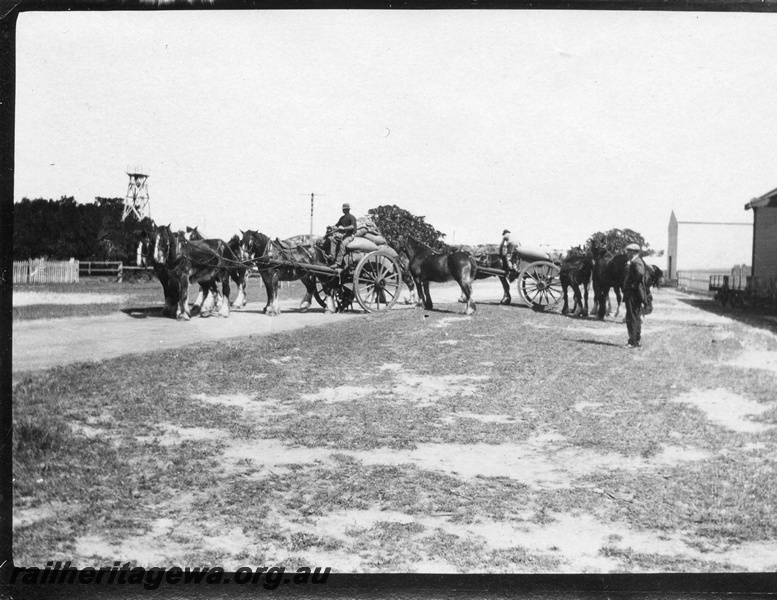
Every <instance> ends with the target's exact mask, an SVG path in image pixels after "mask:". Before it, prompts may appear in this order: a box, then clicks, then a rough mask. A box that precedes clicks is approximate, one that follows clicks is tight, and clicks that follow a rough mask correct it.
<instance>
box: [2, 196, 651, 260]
mask: <svg viewBox="0 0 777 600" xmlns="http://www.w3.org/2000/svg"><path fill="white" fill-rule="evenodd" d="M123 210H124V199H123V198H100V197H98V198H96V199H95V202H94V203H93V204H79V203H77V202H76V201H75V199H74V198H73V197H72V196H67V197H66V196H63V197H62V198H60V199H59V200H45V199H43V198H37V199H35V200H30V199H28V198H23V199H22V201H21V202H17V203H16V204H14V234H13V254H14V258H15V259H16V260H26V259H28V258H44V257H45V258H50V259H55V260H67V259H70V258H76V259H78V260H95V261H104V260H109V261H121V262H123V263H125V264H133V263H134V262H135V257H136V253H137V245H138V240H139V239H140V236H141V233H142V232H144V231H145V232H151V231H152V230H153V229H154V227H155V224H154V222H153V221H152V220H151V219H148V218H145V219H143V220H142V221H138V220H137V218H136V217H135V216H134V215H132V214H130V215H129V216H128V217H127V219H126V220H125V221H122V220H121V216H122V213H123ZM367 213H368V214H369V215H370V216H371V217H372V218H373V220H374V221H375V224H376V225H377V226H378V228H379V229H380V231H381V233H382V234H383V236H384V237H385V238H386V239H387V240H388V241H389V242H390V243H391V242H395V241H396V240H397V238H398V237H399V236H400V235H401V234H405V235H408V234H409V235H412V236H413V237H415V238H416V239H418V240H420V241H422V242H424V243H425V244H427V245H429V246H431V247H432V248H434V249H435V250H440V251H443V252H446V251H451V250H454V249H455V248H453V247H452V246H450V245H449V244H447V243H446V242H445V237H446V236H445V234H444V233H443V232H441V231H439V230H438V229H436V228H435V227H434V226H433V225H431V224H430V223H427V222H426V218H425V217H423V216H418V215H414V214H413V213H411V212H409V211H407V210H405V209H403V208H400V207H399V206H396V205H394V204H391V205H382V206H378V207H376V208H371V209H369V210H368V211H367ZM519 239H520V232H519ZM595 239H597V240H601V241H603V242H604V243H605V244H606V246H607V248H608V249H609V250H610V251H611V252H613V253H615V254H620V253H622V252H623V251H624V249H625V247H626V245H628V244H630V243H632V242H636V243H638V244H639V245H640V246H641V247H642V248H643V251H644V254H652V253H653V250H652V249H651V248H650V245H649V244H648V243H647V242H646V241H645V239H644V238H643V237H642V235H641V234H640V233H638V232H636V231H633V230H631V229H610V230H609V231H606V232H602V231H600V232H596V233H594V234H593V235H592V236H591V237H590V238H589V239H588V240H586V242H585V246H590V244H591V242H592V241H593V240H595ZM493 241H494V242H495V243H497V244H498V242H499V240H493Z"/></svg>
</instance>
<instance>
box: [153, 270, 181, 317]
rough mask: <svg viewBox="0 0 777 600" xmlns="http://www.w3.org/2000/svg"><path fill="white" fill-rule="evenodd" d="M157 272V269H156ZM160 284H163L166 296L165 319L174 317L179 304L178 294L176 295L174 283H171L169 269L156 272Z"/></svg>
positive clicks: (163, 311) (163, 310)
mask: <svg viewBox="0 0 777 600" xmlns="http://www.w3.org/2000/svg"><path fill="white" fill-rule="evenodd" d="M155 271H156V269H155ZM156 274H157V277H159V282H160V283H161V284H162V291H164V294H165V307H164V308H163V309H162V316H163V317H174V316H175V311H176V304H178V294H176V293H175V290H174V289H173V288H174V283H173V282H171V281H170V275H169V273H168V272H167V269H164V268H160V269H159V271H156Z"/></svg>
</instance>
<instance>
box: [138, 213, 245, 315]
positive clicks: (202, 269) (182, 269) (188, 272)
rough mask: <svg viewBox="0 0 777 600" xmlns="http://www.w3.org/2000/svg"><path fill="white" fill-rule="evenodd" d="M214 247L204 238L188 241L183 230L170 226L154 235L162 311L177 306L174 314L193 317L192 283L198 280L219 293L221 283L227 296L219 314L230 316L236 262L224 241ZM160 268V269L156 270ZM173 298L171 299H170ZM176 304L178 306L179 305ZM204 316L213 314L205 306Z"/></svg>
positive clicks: (151, 250) (151, 251) (152, 249)
mask: <svg viewBox="0 0 777 600" xmlns="http://www.w3.org/2000/svg"><path fill="white" fill-rule="evenodd" d="M218 241H219V242H220V244H216V245H215V247H211V246H210V245H208V244H205V243H204V242H203V241H188V240H186V239H185V238H184V236H183V235H182V234H180V233H174V232H173V231H172V230H171V229H170V226H169V225H167V226H164V227H158V228H157V229H156V231H154V233H153V235H152V237H151V242H152V243H151V244H150V248H149V254H150V255H151V258H152V261H151V264H152V265H153V266H154V269H155V271H157V273H160V272H164V275H163V276H164V278H165V280H166V281H167V286H166V285H165V281H164V280H163V279H162V277H160V281H162V288H163V289H165V309H166V311H163V314H169V311H170V309H171V308H172V307H173V306H175V316H176V317H177V318H178V319H182V320H186V321H188V320H189V319H190V318H191V312H190V310H189V302H188V299H189V283H197V284H199V285H201V286H205V287H206V288H209V289H214V290H215V292H216V294H219V290H218V287H217V286H218V284H219V283H220V284H221V292H220V294H221V295H223V297H224V298H226V301H225V302H222V303H221V304H222V306H221V310H219V315H220V316H224V317H228V316H229V269H230V268H231V267H232V266H233V264H234V263H235V262H236V261H237V258H236V257H235V256H234V255H233V254H232V252H231V251H230V250H229V248H228V247H227V245H226V244H225V243H224V242H221V241H220V240H218ZM157 269H159V270H157ZM171 300H172V302H170V301H171ZM176 304H177V306H176ZM200 314H201V316H203V317H206V316H209V315H210V309H207V310H205V309H203V310H202V311H201V313H200Z"/></svg>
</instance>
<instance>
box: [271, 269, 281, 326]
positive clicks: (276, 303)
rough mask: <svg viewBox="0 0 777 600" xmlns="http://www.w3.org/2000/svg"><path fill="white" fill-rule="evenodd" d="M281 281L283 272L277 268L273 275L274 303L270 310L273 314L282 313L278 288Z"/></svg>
mask: <svg viewBox="0 0 777 600" xmlns="http://www.w3.org/2000/svg"><path fill="white" fill-rule="evenodd" d="M280 282H281V272H280V271H279V270H276V271H275V273H273V277H272V304H271V305H270V312H269V314H271V315H279V314H281V301H280V296H279V294H278V288H279V287H280Z"/></svg>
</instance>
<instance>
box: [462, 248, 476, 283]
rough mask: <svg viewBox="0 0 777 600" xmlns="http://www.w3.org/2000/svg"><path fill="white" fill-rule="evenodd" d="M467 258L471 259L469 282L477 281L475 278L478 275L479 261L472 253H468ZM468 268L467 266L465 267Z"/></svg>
mask: <svg viewBox="0 0 777 600" xmlns="http://www.w3.org/2000/svg"><path fill="white" fill-rule="evenodd" d="M467 258H468V259H469V260H468V262H469V282H470V283H472V282H473V281H475V278H476V277H477V276H478V263H477V261H476V260H475V257H474V256H472V255H471V254H469V253H467ZM465 270H466V267H465Z"/></svg>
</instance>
